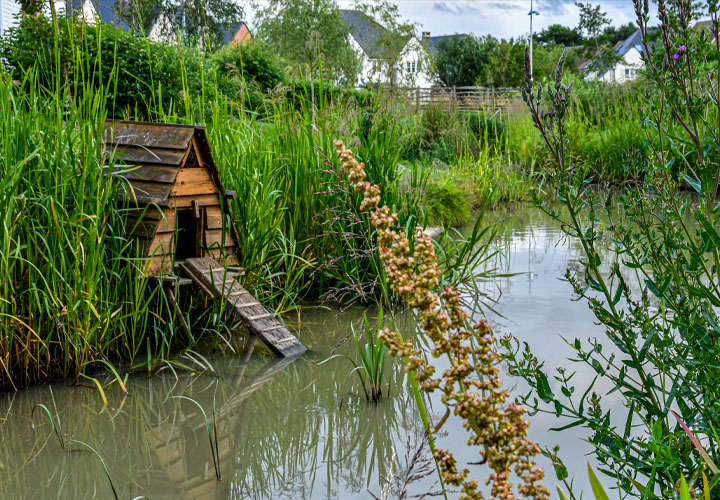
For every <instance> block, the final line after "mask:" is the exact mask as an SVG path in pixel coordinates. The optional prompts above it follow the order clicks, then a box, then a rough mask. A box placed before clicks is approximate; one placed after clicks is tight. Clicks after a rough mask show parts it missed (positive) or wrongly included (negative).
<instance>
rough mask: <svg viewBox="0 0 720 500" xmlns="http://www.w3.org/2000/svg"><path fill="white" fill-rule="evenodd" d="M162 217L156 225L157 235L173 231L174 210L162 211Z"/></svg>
mask: <svg viewBox="0 0 720 500" xmlns="http://www.w3.org/2000/svg"><path fill="white" fill-rule="evenodd" d="M163 215H164V217H163V218H162V219H161V220H160V221H159V222H158V223H157V224H158V228H157V232H158V233H167V232H169V231H175V210H172V209H170V208H167V209H165V210H163Z"/></svg>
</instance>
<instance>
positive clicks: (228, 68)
mask: <svg viewBox="0 0 720 500" xmlns="http://www.w3.org/2000/svg"><path fill="white" fill-rule="evenodd" d="M210 61H211V63H212V65H213V69H214V71H215V75H216V78H217V85H218V89H219V90H220V91H221V92H223V93H224V94H226V95H227V96H229V97H234V96H237V95H238V94H241V93H243V92H245V93H253V94H258V93H264V92H265V91H267V90H269V89H274V88H275V87H277V86H278V85H279V84H280V83H282V82H283V81H284V80H285V72H284V71H283V69H282V67H281V66H280V62H279V60H278V58H277V56H276V55H275V54H273V53H272V52H270V50H269V49H268V48H267V46H266V45H265V44H264V43H263V42H261V41H256V40H251V41H248V42H247V43H242V44H238V43H236V44H232V45H227V46H225V47H222V48H221V49H220V50H218V51H217V52H215V54H213V55H212V57H211V58H210ZM244 83H247V84H249V86H245V85H244ZM258 97H260V96H259V95H255V96H254V99H253V100H257V98H258Z"/></svg>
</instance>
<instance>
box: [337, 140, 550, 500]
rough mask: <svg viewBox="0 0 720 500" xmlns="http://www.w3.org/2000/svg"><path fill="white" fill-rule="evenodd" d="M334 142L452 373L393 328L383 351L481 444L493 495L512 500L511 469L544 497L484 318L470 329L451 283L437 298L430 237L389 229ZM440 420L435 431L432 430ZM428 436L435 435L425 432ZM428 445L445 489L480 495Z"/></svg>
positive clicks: (528, 492) (528, 489)
mask: <svg viewBox="0 0 720 500" xmlns="http://www.w3.org/2000/svg"><path fill="white" fill-rule="evenodd" d="M334 145H335V148H336V151H337V153H338V156H339V158H340V162H341V164H342V167H343V171H344V172H345V174H346V175H347V178H348V180H349V181H350V182H351V183H352V184H353V186H354V188H355V191H356V192H358V193H360V194H361V195H362V202H361V204H360V208H361V210H365V211H368V212H371V218H372V225H373V227H375V229H376V230H377V241H378V251H379V254H380V258H381V259H382V261H383V264H384V265H385V272H386V273H387V280H388V283H389V285H390V288H391V289H392V290H393V291H394V292H395V293H397V294H398V295H399V296H400V297H401V298H402V299H403V300H404V301H405V303H406V304H407V305H408V306H409V307H410V308H412V309H415V310H416V311H417V312H418V314H419V318H418V327H419V329H420V330H421V331H422V332H423V334H425V335H426V336H427V337H428V338H429V339H430V340H432V342H433V344H434V348H433V351H432V354H433V356H435V357H441V356H448V358H449V360H450V368H449V369H447V370H446V371H445V372H444V373H443V374H442V377H440V378H433V375H434V370H435V368H434V366H433V365H430V364H428V363H427V362H426V360H425V359H424V358H423V357H422V352H421V351H419V350H417V349H415V348H413V345H412V342H411V341H409V340H408V341H404V340H403V339H402V337H401V336H400V334H399V333H398V332H397V331H391V330H390V329H389V328H388V327H385V328H383V330H382V332H381V334H380V337H381V339H382V340H383V341H384V342H385V343H386V345H387V347H388V352H389V353H390V354H391V355H392V356H396V357H402V358H404V359H405V360H406V371H407V372H408V373H411V374H412V376H413V378H414V379H415V380H416V381H417V383H418V385H419V388H420V389H421V390H423V391H425V392H432V391H435V390H437V389H440V390H442V393H443V396H442V401H443V403H444V404H445V405H446V406H447V414H448V415H449V413H450V411H452V412H453V413H454V414H455V415H457V416H458V417H460V418H461V419H462V420H463V426H464V427H465V429H467V430H468V431H469V432H470V433H471V438H470V441H469V442H470V444H472V445H477V446H480V448H481V452H480V454H481V456H482V462H483V463H486V464H487V465H488V467H490V469H491V470H492V471H493V472H492V474H490V476H489V477H488V479H487V481H486V482H487V484H488V485H491V494H492V496H493V497H503V498H508V499H509V498H514V494H513V486H512V484H510V482H509V479H510V474H511V473H512V472H513V471H514V473H515V474H516V475H517V477H518V478H519V479H520V484H519V485H518V488H517V491H518V493H519V494H520V495H521V496H522V497H525V498H542V499H547V498H549V492H548V491H547V489H546V488H545V487H544V486H543V485H542V484H540V481H541V480H542V478H543V477H544V472H543V470H542V469H541V468H538V467H536V464H535V462H534V461H533V457H534V456H535V455H537V454H538V453H539V452H540V449H539V448H538V446H537V445H536V444H535V443H533V442H532V441H530V440H529V439H528V438H527V428H528V426H529V423H528V422H527V421H526V420H525V419H524V418H523V414H524V413H525V410H524V409H523V408H521V407H519V406H518V405H516V404H514V403H510V404H507V405H505V403H506V400H507V398H508V393H507V392H506V391H504V390H502V389H501V383H500V378H499V376H498V374H499V370H498V367H497V364H498V362H499V360H500V354H499V353H497V352H495V351H493V349H492V346H493V343H494V341H495V338H494V337H493V336H492V334H491V331H490V326H489V324H488V323H487V321H486V320H481V321H479V322H477V323H475V324H474V325H472V326H470V325H468V314H467V313H466V312H465V311H464V310H463V309H462V307H461V306H460V293H459V292H458V291H457V290H456V289H455V288H454V287H452V286H448V287H446V288H445V289H444V290H443V291H442V292H441V293H440V294H438V293H436V292H435V291H434V290H435V289H436V288H438V286H439V284H440V275H441V272H440V270H439V269H438V266H437V257H436V255H435V246H434V244H433V241H432V239H431V238H430V237H429V236H428V235H427V233H425V231H424V230H423V229H422V228H421V227H417V228H416V229H415V232H414V239H413V247H411V245H410V240H409V239H408V237H407V236H406V234H405V232H397V231H396V230H395V229H394V225H395V221H396V219H397V214H395V213H391V212H390V209H389V208H388V207H387V206H386V205H385V206H382V207H379V204H380V188H379V187H378V186H377V185H374V184H372V183H370V182H368V181H366V180H365V177H366V173H365V165H364V164H363V163H361V162H358V161H357V160H356V159H355V157H354V155H353V153H352V152H351V151H350V150H348V149H346V148H345V146H344V144H343V143H342V141H335V143H334ZM451 409H452V410H451ZM444 421H445V419H443V421H441V422H440V423H439V424H438V425H437V426H436V427H435V429H434V430H435V432H437V430H439V428H441V427H442V423H444ZM426 425H427V424H426ZM426 431H427V432H428V434H430V433H431V432H432V430H431V429H430V428H426ZM429 440H430V444H431V447H432V448H434V449H433V454H434V457H435V460H436V463H437V466H438V469H439V471H441V473H442V479H443V482H444V484H449V485H454V486H459V487H461V488H462V496H461V498H463V499H479V498H483V497H484V495H483V493H482V491H481V490H480V484H479V482H478V481H477V480H476V479H468V476H469V474H470V471H469V470H468V469H459V468H458V464H457V462H456V460H455V457H454V456H453V454H452V452H451V451H449V450H442V449H438V448H435V447H434V444H433V440H432V439H431V437H430V436H429Z"/></svg>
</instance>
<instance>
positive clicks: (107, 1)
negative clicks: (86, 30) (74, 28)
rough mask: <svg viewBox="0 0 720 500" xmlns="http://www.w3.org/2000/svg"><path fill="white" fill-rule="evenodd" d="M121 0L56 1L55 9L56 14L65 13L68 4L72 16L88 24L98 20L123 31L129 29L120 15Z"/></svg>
mask: <svg viewBox="0 0 720 500" xmlns="http://www.w3.org/2000/svg"><path fill="white" fill-rule="evenodd" d="M122 5H123V2H122V0H71V1H70V2H66V1H65V0H63V1H59V2H58V1H56V2H55V9H56V12H58V14H60V13H66V8H67V7H68V6H69V7H70V9H71V13H72V15H74V16H78V17H82V18H83V19H85V21H86V22H87V23H88V24H94V23H95V22H96V20H98V19H99V20H100V21H101V22H103V23H105V24H112V25H113V26H117V27H118V28H120V29H121V30H123V31H129V30H130V25H128V24H127V23H126V22H125V21H124V20H123V19H122V17H121V15H120V11H119V9H120V8H122Z"/></svg>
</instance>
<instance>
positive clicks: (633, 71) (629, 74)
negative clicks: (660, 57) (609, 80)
mask: <svg viewBox="0 0 720 500" xmlns="http://www.w3.org/2000/svg"><path fill="white" fill-rule="evenodd" d="M637 75H638V69H637V68H625V78H637Z"/></svg>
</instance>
